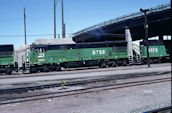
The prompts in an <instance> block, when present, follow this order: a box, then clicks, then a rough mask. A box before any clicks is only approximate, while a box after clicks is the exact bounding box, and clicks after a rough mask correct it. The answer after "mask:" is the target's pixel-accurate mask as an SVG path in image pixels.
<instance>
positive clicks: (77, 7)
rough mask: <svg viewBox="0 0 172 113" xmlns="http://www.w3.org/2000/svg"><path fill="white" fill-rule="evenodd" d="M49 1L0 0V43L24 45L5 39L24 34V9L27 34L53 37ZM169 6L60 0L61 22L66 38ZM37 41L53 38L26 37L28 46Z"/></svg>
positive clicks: (143, 0) (145, 1)
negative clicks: (123, 16)
mask: <svg viewBox="0 0 172 113" xmlns="http://www.w3.org/2000/svg"><path fill="white" fill-rule="evenodd" d="M53 2H54V0H0V44H14V45H15V47H19V46H21V45H23V44H24V37H23V36H17V37H5V36H9V35H24V27H23V26H24V24H23V23H24V20H23V12H24V11H23V9H24V7H25V8H26V19H27V34H28V35H39V34H53V33H54V25H53V24H54V23H53V22H54V21H53V18H54V17H53ZM60 3H61V0H58V2H57V8H56V10H57V11H56V15H57V20H56V21H57V34H61V5H60ZM165 3H170V0H64V22H65V24H66V35H67V36H69V34H70V33H71V32H72V31H73V32H77V31H78V30H81V29H83V28H86V27H89V26H91V25H94V24H97V23H100V22H103V21H106V20H109V19H111V18H115V17H118V16H122V15H124V14H129V13H133V12H137V11H139V9H140V8H150V7H154V6H157V5H161V4H165ZM37 38H53V35H49V36H28V37H27V42H28V44H31V43H32V42H33V41H34V40H35V39H37Z"/></svg>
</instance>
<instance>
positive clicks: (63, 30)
mask: <svg viewBox="0 0 172 113" xmlns="http://www.w3.org/2000/svg"><path fill="white" fill-rule="evenodd" d="M63 16H64V14H63V0H62V38H65V24H64V17H63Z"/></svg>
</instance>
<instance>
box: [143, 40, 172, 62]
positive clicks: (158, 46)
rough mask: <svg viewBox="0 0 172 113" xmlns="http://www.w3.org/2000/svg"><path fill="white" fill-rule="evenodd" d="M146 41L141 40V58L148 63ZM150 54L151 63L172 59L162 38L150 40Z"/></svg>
mask: <svg viewBox="0 0 172 113" xmlns="http://www.w3.org/2000/svg"><path fill="white" fill-rule="evenodd" d="M146 48H147V47H146V43H145V42H143V41H142V42H140V52H141V59H142V62H143V63H147V50H146ZM149 56H150V63H160V62H168V61H170V56H169V54H167V52H166V47H165V45H164V43H163V41H161V40H149Z"/></svg>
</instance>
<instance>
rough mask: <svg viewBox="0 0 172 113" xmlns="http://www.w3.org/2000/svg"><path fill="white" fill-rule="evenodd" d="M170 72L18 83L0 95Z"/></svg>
mask: <svg viewBox="0 0 172 113" xmlns="http://www.w3.org/2000/svg"><path fill="white" fill-rule="evenodd" d="M170 73H171V71H167V72H151V73H137V74H135V73H130V74H118V75H109V76H98V77H97V76H95V77H83V78H70V79H69V78H67V79H58V80H53V81H51V83H49V84H44V85H31V84H32V83H20V84H18V83H17V84H13V85H19V86H20V87H16V88H11V89H10V88H7V89H0V94H13V93H24V92H28V91H30V90H31V91H34V90H42V89H47V88H54V87H59V86H61V81H63V80H65V81H66V82H67V83H66V86H76V85H85V84H90V83H96V82H106V81H107V82H109V81H113V80H122V79H130V78H144V77H158V76H162V75H168V74H170Z"/></svg>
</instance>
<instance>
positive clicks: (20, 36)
mask: <svg viewBox="0 0 172 113" xmlns="http://www.w3.org/2000/svg"><path fill="white" fill-rule="evenodd" d="M53 35H54V34H31V35H27V36H53ZM57 35H61V34H57ZM24 36H25V35H0V37H24Z"/></svg>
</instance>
